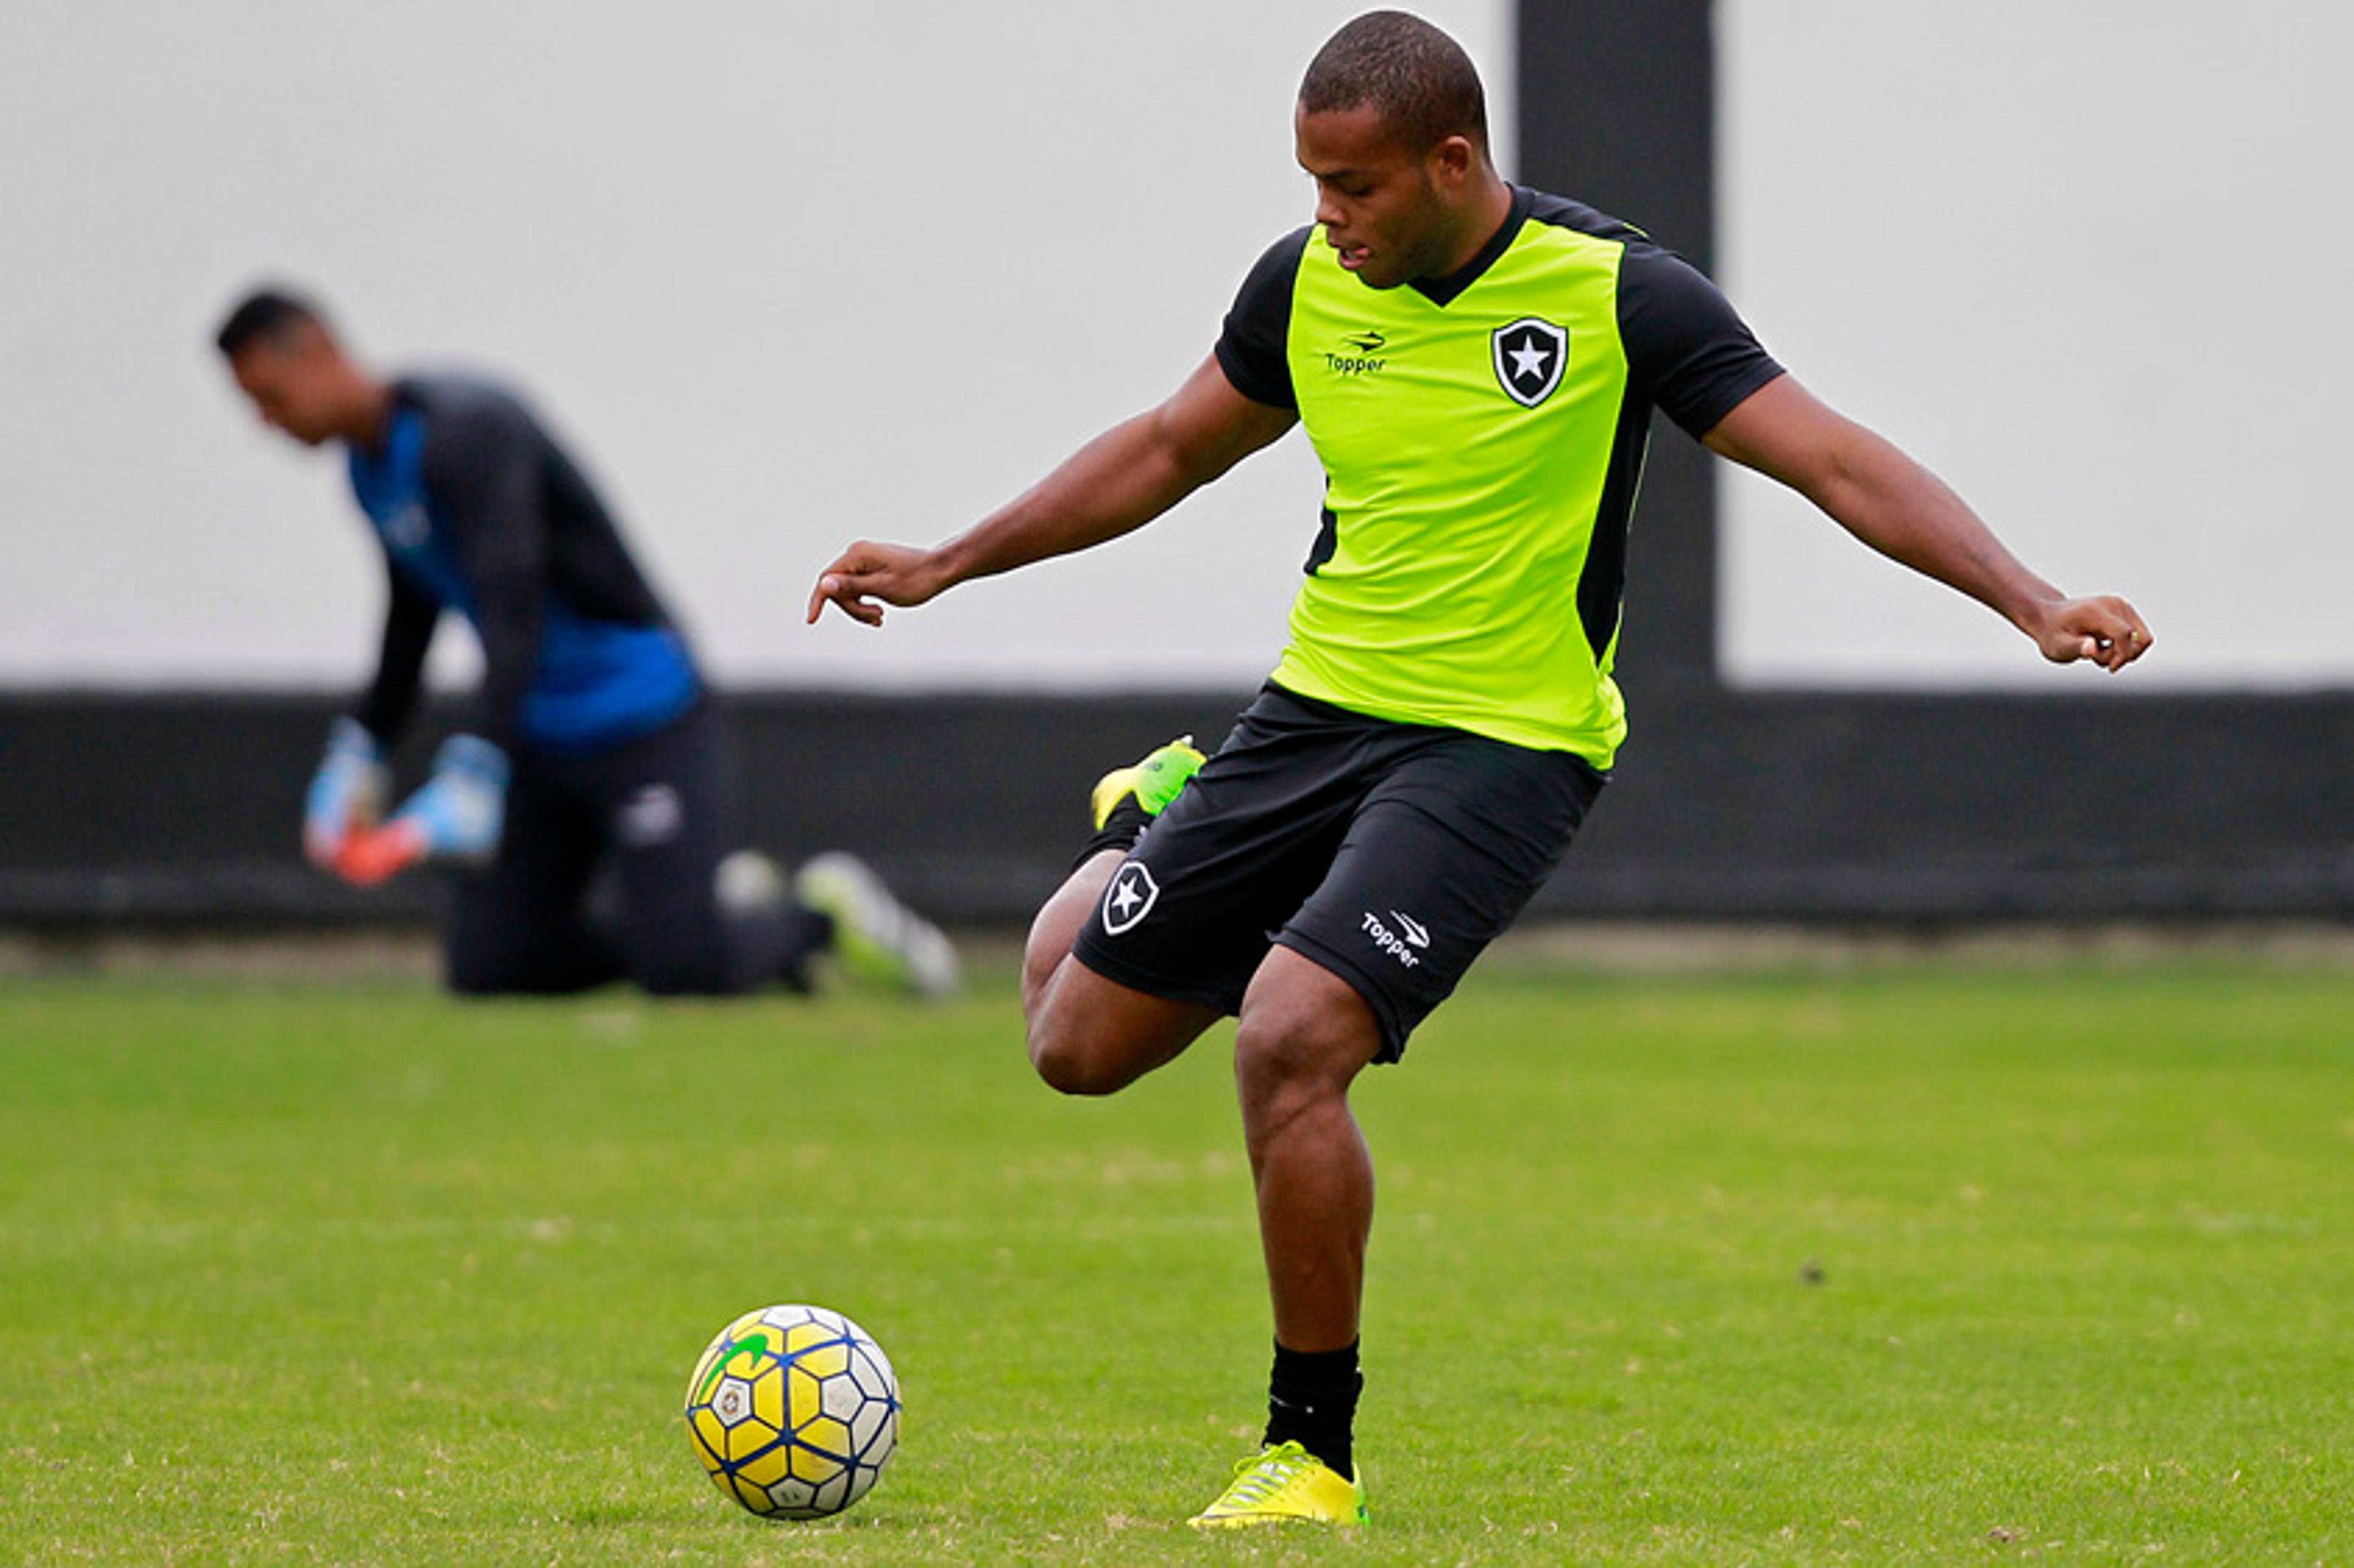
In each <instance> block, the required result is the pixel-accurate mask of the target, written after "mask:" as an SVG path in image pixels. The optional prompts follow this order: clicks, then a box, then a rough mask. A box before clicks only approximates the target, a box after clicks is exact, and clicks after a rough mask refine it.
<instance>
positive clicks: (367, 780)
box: [302, 716, 391, 871]
mask: <svg viewBox="0 0 2354 1568" xmlns="http://www.w3.org/2000/svg"><path fill="white" fill-rule="evenodd" d="M390 782H391V775H390V773H389V772H388V771H387V768H385V765H384V748H383V747H381V746H378V745H377V744H376V736H373V735H370V734H369V733H368V731H367V726H365V725H363V724H361V723H360V721H359V720H357V719H355V718H352V717H349V716H345V717H343V718H339V719H337V720H336V721H335V722H334V724H332V725H330V726H328V728H327V750H326V755H325V756H323V757H322V758H320V759H319V770H318V771H317V772H316V773H314V774H313V775H312V776H311V789H310V792H309V793H308V794H307V795H305V796H304V797H303V801H302V853H303V855H304V856H305V857H306V858H308V859H309V861H310V862H311V863H312V864H313V865H315V866H317V867H319V868H320V869H321V870H322V871H333V870H334V869H335V866H336V862H337V861H338V860H340V859H341V858H342V856H343V853H344V845H345V842H346V841H348V840H349V839H350V838H351V837H352V835H353V834H354V833H355V832H365V831H366V830H368V829H370V828H373V827H375V826H376V820H377V819H378V818H380V817H381V816H383V814H384V801H385V792H386V789H387V788H388V786H389V784H390Z"/></svg>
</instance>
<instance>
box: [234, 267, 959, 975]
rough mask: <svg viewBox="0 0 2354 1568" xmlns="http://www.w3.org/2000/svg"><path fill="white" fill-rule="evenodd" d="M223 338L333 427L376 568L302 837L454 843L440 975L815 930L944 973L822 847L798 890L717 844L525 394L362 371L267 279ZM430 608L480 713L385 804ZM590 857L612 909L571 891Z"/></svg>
mask: <svg viewBox="0 0 2354 1568" xmlns="http://www.w3.org/2000/svg"><path fill="white" fill-rule="evenodd" d="M217 343H218V345H219V348H220V351H221V353H222V354H223V355H225V356H226V357H227V358H228V366H229V370H230V373H231V374H232V375H233V376H235V377H236V380H237V384H238V386H239V388H240V389H241V390H242V391H243V392H244V393H245V395H246V396H247V397H249V399H251V401H252V403H253V406H254V408H255V409H256V410H257V411H258V412H259V413H260V416H261V418H262V420H263V421H264V422H265V423H267V424H269V425H271V426H273V427H275V428H276V429H280V430H281V431H283V432H284V433H285V434H287V435H288V436H290V437H292V438H293V439H294V440H297V441H300V442H302V443H303V444H304V445H306V446H313V447H315V446H319V445H322V444H324V443H326V442H330V441H334V442H339V443H341V444H342V445H343V446H344V447H345V449H346V450H347V453H348V457H349V462H350V471H351V481H352V489H353V491H354V493H355V495H356V496H357V498H358V501H359V504H360V509H361V511H362V512H363V513H365V514H366V517H367V521H368V524H369V525H370V526H371V527H372V528H373V529H374V530H375V532H376V538H377V540H378V542H379V543H380V544H381V545H382V546H383V547H384V556H385V565H386V568H387V574H388V577H389V579H390V597H389V600H388V608H387V611H386V615H385V621H384V635H383V642H382V652H381V656H380V658H379V660H378V662H377V666H376V677H375V679H374V681H373V682H372V683H370V685H369V686H368V689H367V691H366V694H365V695H364V696H363V697H362V698H361V700H360V702H359V704H358V706H357V707H356V709H355V711H354V712H353V713H351V714H349V715H345V716H344V717H341V718H338V719H336V720H335V721H334V726H332V728H331V730H330V732H329V736H328V741H327V747H326V755H325V757H324V758H323V759H322V761H321V763H320V766H319V769H318V772H317V774H316V775H315V776H314V778H313V780H312V784H311V789H310V794H309V800H308V803H307V806H306V809H305V813H304V822H303V834H302V837H303V846H304V851H305V853H307V854H308V855H309V856H310V858H311V859H312V860H313V862H314V863H316V864H318V865H319V866H320V867H322V868H323V869H324V870H328V871H331V872H334V873H335V874H338V875H341V876H344V877H345V878H346V879H348V880H350V881H353V882H355V883H358V884H361V885H373V884H375V883H378V882H382V881H383V880H385V879H386V878H387V877H388V876H391V875H393V874H396V873H398V872H399V871H401V870H403V869H405V868H406V867H408V866H410V865H414V864H419V863H442V864H445V865H447V866H448V867H450V868H451V870H452V871H453V872H454V875H453V877H452V896H451V900H450V903H449V906H448V912H447V917H446V919H445V921H444V923H443V927H442V944H443V954H444V969H445V972H446V975H447V978H448V980H449V984H450V986H451V989H452V990H454V991H461V992H463V993H467V994H470V995H485V994H504V993H539V994H545V993H553V992H568V991H582V990H586V989H588V988H589V987H592V986H596V985H601V984H603V983H605V982H607V981H609V980H620V979H623V978H627V979H629V980H633V981H635V982H636V983H637V984H638V985H640V986H642V988H644V989H645V990H646V991H652V992H654V993H657V994H728V993H737V992H744V991H753V990H756V989H758V988H760V987H763V986H768V985H771V984H779V983H781V984H784V985H787V986H790V987H792V988H794V989H797V990H807V989H808V987H809V979H810V973H809V971H810V966H811V961H812V960H813V959H815V958H816V957H817V955H819V954H820V953H821V952H823V951H825V950H827V949H828V948H832V949H834V950H836V951H838V952H839V954H840V955H841V957H842V959H843V964H844V967H846V968H848V969H852V970H853V971H854V972H859V973H863V974H866V975H870V976H873V977H875V978H878V979H884V980H894V981H896V982H897V983H900V984H903V985H905V986H907V988H909V989H912V990H915V991H922V992H936V991H945V990H948V989H949V988H951V987H953V985H954V984H955V981H956V969H957V966H956V956H955V952H954V950H953V949H952V948H950V947H949V943H948V940H947V938H945V937H943V936H942V935H941V933H940V932H939V931H938V929H937V928H936V927H932V926H931V925H930V924H929V923H928V922H926V921H924V920H923V919H921V918H920V917H919V916H916V915H914V914H913V913H912V912H910V911H909V910H907V908H906V907H905V906H902V905H901V904H899V902H898V901H897V900H896V899H895V898H894V897H892V895H890V893H889V891H888V890H887V889H886V888H885V887H884V885H882V883H881V882H880V881H879V880H878V879H877V878H876V877H875V874H873V873H872V872H871V871H869V870H868V869H867V868H866V867H865V866H864V864H862V863H860V862H858V861H857V860H855V859H854V858H853V857H851V856H849V855H845V854H840V853H834V854H827V855H821V856H819V857H817V858H816V859H814V860H812V861H811V862H810V863H809V864H808V865H806V866H804V867H803V868H802V869H801V875H800V876H799V878H798V879H797V881H796V883H795V885H794V887H793V888H791V889H788V888H787V887H786V885H785V884H784V880H783V878H782V876H781V874H779V872H778V870H777V868H776V866H775V865H774V863H771V862H769V861H767V860H766V858H765V857H762V856H758V855H757V854H753V853H749V852H738V853H737V854H736V855H732V856H728V857H727V858H726V861H725V862H724V866H725V870H724V872H723V869H722V868H723V861H722V857H721V842H720V821H719V817H720V810H721V800H722V785H721V779H720V767H719V760H718V755H717V740H718V733H717V725H716V720H715V718H714V715H713V714H712V711H711V704H710V702H709V700H708V698H707V696H706V694H705V687H704V682H703V678H702V675H701V674H700V673H698V671H697V670H696V668H695V661H694V658H693V656H692V655H691V654H690V653H689V652H688V650H687V646H686V642H685V641H684V638H682V637H681V635H680V634H679V631H678V629H677V626H676V625H675V623H674V622H673V620H671V618H670V615H669V614H668V612H667V611H666V610H665V609H663V605H662V602H661V601H660V600H659V599H657V598H656V597H655V595H654V593H653V590H652V588H650V587H649V586H648V585H647V582H646V579H645V577H643V575H642V574H641V573H640V571H639V570H638V567H637V565H636V563H635V562H634V561H633V560H632V559H631V555H630V552H629V550H628V548H627V546H624V545H623V544H622V542H621V536H620V533H619V532H618V531H617V530H616V528H615V527H614V524H613V520H612V517H611V515H610V514H609V513H608V512H607V511H606V509H605V505H604V503H602V502H601V501H600V500H599V498H598V495H597V493H596V491H595V490H594V489H593V488H592V487H591V486H590V485H589V483H588V480H587V479H586V478H585V477H583V475H582V473H581V471H580V470H579V469H578V467H577V466H576V465H575V464H574V463H573V461H572V460H571V459H570V458H569V457H568V456H567V454H566V453H565V451H564V449H563V448H562V447H560V446H558V445H557V442H556V441H555V440H553V439H552V438H551V437H550V436H549V435H548V434H547V432H546V430H545V429H542V428H541V426H540V424H539V422H538V421H537V420H536V419H535V418H533V416H532V414H531V412H530V411H529V410H528V409H526V408H525V407H524V405H523V404H522V403H521V402H519V401H518V400H517V399H516V398H515V397H513V396H512V395H510V394H509V393H507V392H506V391H504V390H503V389H502V388H500V387H496V386H493V385H491V384H488V383H486V382H482V381H475V380H468V379H461V378H458V377H454V376H402V377H399V378H398V379H385V378H383V377H380V376H376V375H374V374H372V373H371V372H370V371H369V370H368V369H367V368H366V367H365V366H362V365H361V364H360V363H359V362H358V361H357V360H355V358H353V357H352V356H351V355H349V354H348V353H346V352H345V348H344V346H343V344H341V343H340V342H339V341H338V339H337V337H336V335H335V334H334V331H333V330H332V329H331V328H330V327H329V325H328V323H327V321H326V319H325V317H324V316H323V314H322V313H320V312H319V310H318V309H317V308H316V307H314V306H313V305H312V304H310V303H309V302H306V301H304V300H302V299H301V298H298V297H296V296H294V295H292V294H288V293H284V292H280V291H269V290H265V291H258V292H256V293H253V294H251V295H250V296H249V297H248V298H246V299H245V300H243V301H242V302H239V304H238V305H237V307H236V308H235V309H234V310H233V311H232V312H231V313H229V315H228V319H227V320H226V321H225V322H224V323H223V324H222V326H221V328H220V331H219V334H218V336H217ZM450 610H455V611H457V612H458V613H459V614H461V615H462V616H463V617H464V618H465V619H466V620H469V621H470V622H472V625H473V628H474V630H475V632H476V634H477V637H478V638H479V640H480V641H481V643H482V663H483V672H484V673H483V677H482V700H481V704H480V713H479V715H478V727H479V733H475V734H466V735H459V736H452V737H451V739H450V740H448V741H447V742H445V743H444V744H443V746H442V747H441V748H440V753H439V754H438V755H437V757H436V758H435V759H434V763H433V771H432V776H431V778H430V779H429V780H428V781H427V782H426V783H425V784H424V786H423V787H422V788H421V789H419V790H418V791H417V792H416V793H415V794H414V795H412V796H410V797H409V799H408V802H407V803H406V804H404V805H403V806H402V807H401V808H400V809H399V810H398V811H396V812H394V813H393V814H392V816H391V817H390V819H389V820H388V821H379V820H378V819H379V816H380V813H381V808H382V804H383V800H384V790H385V786H386V783H387V775H386V768H385V754H386V750H387V747H389V746H390V745H391V744H392V742H393V741H394V740H396V739H397V738H398V736H399V734H400V733H401V731H402V729H403V727H404V726H406V725H407V723H408V718H409V716H410V714H411V711H412V710H413V709H414V707H415V705H416V697H417V692H418V683H419V675H420V673H421V672H422V670H423V667H424V661H425V654H426V650H427V648H428V646H429V643H430V642H431V641H432V638H433V634H434V630H435V629H436V628H437V627H438V625H439V624H440V620H441V617H442V615H443V613H444V612H445V611H450ZM609 862H610V863H611V865H612V866H613V867H614V869H615V870H616V872H617V873H618V877H617V880H618V882H619V884H620V895H621V900H620V903H621V908H620V921H619V923H618V925H616V926H609V925H608V924H607V923H604V922H600V921H599V920H596V919H592V918H591V917H590V916H589V914H588V911H587V908H586V905H587V903H588V889H589V884H590V880H591V878H592V876H593V875H594V874H596V873H597V871H598V870H599V867H600V866H602V865H604V864H605V863H609ZM796 894H797V895H798V896H796Z"/></svg>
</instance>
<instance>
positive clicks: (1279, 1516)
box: [1185, 1443, 1366, 1530]
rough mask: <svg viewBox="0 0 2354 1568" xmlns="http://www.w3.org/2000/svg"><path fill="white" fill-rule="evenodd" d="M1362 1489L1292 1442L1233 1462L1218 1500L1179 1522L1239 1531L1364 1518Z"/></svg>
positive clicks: (1345, 1522) (1360, 1521) (1354, 1521)
mask: <svg viewBox="0 0 2354 1568" xmlns="http://www.w3.org/2000/svg"><path fill="white" fill-rule="evenodd" d="M1365 1520H1366V1514H1365V1489H1364V1488H1363V1486H1361V1485H1359V1484H1358V1483H1357V1482H1355V1481H1351V1480H1344V1479H1342V1478H1341V1474H1340V1472H1339V1471H1337V1470H1335V1469H1333V1468H1332V1467H1331V1466H1330V1465H1327V1464H1326V1463H1325V1462H1324V1461H1323V1460H1321V1459H1320V1458H1318V1457H1316V1456H1315V1455H1313V1454H1311V1453H1310V1452H1309V1451H1308V1450H1307V1449H1305V1448H1303V1447H1301V1446H1299V1444H1297V1443H1282V1444H1278V1445H1277V1446H1275V1447H1272V1448H1268V1449H1265V1450H1263V1451H1262V1452H1261V1453H1260V1454H1259V1455H1258V1457H1257V1458H1253V1459H1245V1460H1242V1461H1241V1462H1240V1463H1238V1464H1236V1465H1235V1478H1234V1482H1233V1484H1232V1485H1230V1486H1228V1487H1227V1488H1226V1489H1225V1492H1224V1493H1222V1494H1221V1495H1220V1496H1219V1498H1218V1500H1217V1501H1215V1502H1214V1503H1212V1504H1211V1505H1210V1506H1209V1507H1207V1508H1205V1509H1204V1510H1202V1511H1201V1512H1199V1513H1197V1514H1195V1515H1194V1516H1193V1518H1191V1519H1189V1520H1186V1521H1185V1522H1186V1523H1188V1524H1190V1525H1192V1526H1193V1528H1194V1529H1195V1530H1239V1529H1243V1528H1245V1527H1246V1526H1249V1525H1256V1524H1338V1525H1355V1524H1363V1523H1364V1522H1365Z"/></svg>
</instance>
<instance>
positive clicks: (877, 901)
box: [793, 850, 958, 997]
mask: <svg viewBox="0 0 2354 1568" xmlns="http://www.w3.org/2000/svg"><path fill="white" fill-rule="evenodd" d="M793 892H794V893H795V895H798V896H799V897H800V899H801V902H802V903H804V904H806V905H808V906H810V907H811V908H812V909H818V910H822V911H823V912H824V913H825V914H827V915H828V916H832V920H833V950H834V954H835V956H836V957H837V958H839V959H841V960H842V967H843V969H846V970H848V971H849V972H850V973H851V974H852V975H854V976H855V977H856V978H858V979H860V980H867V981H870V982H872V983H874V984H876V985H885V986H891V987H895V988H897V989H899V990H902V991H913V992H915V993H916V994H917V996H924V997H944V996H952V995H954V994H955V992H956V989H957V980H958V974H957V955H956V948H954V947H953V946H952V945H951V944H950V943H949V939H948V937H947V935H946V934H945V933H944V932H942V931H941V930H940V928H939V927H938V926H935V925H933V924H932V923H931V922H930V921H929V920H927V919H925V918H924V917H923V916H921V915H918V914H917V913H916V912H915V911H914V910H912V909H910V908H908V907H907V906H906V905H905V904H902V903H900V902H899V900H898V898H897V897H896V896H895V895H893V894H892V892H891V890H890V888H888V887H886V886H885V885H884V883H883V879H882V878H881V877H879V876H877V875H875V873H874V871H873V870H872V869H871V868H870V867H869V866H868V865H867V864H866V863H865V862H864V861H862V860H860V859H859V858H858V857H857V856H855V855H851V854H844V853H842V852H841V851H839V850H832V851H829V852H827V853H824V854H822V855H819V856H817V857H815V858H814V859H812V860H811V862H810V863H808V864H806V865H804V866H802V867H801V872H800V874H798V875H796V876H795V877H794V878H793Z"/></svg>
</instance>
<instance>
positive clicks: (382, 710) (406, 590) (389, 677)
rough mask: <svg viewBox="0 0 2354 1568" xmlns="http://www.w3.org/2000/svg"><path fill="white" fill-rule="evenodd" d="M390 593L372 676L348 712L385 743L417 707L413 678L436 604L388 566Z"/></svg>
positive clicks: (420, 669)
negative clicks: (357, 703)
mask: <svg viewBox="0 0 2354 1568" xmlns="http://www.w3.org/2000/svg"><path fill="white" fill-rule="evenodd" d="M388 575H389V577H391V579H392V595H391V598H390V599H389V600H388V601H387V603H386V605H385V611H384V640H383V641H382V643H381V644H380V645H379V646H378V649H377V652H376V679H375V680H373V681H372V682H370V683H368V689H367V690H366V692H365V693H363V694H361V697H360V701H359V705H358V706H357V707H356V708H355V709H353V710H352V716H353V717H354V718H355V719H357V720H358V721H359V722H360V726H361V727H362V728H364V729H366V731H367V732H368V733H369V734H370V735H372V736H376V739H377V741H378V742H380V743H381V744H383V745H384V746H387V747H390V746H391V745H392V744H393V743H394V742H395V741H397V740H398V739H399V738H400V736H401V732H402V731H403V730H405V729H407V728H408V718H409V715H410V714H412V713H413V712H415V711H416V708H417V687H418V683H419V680H420V678H421V677H422V676H423V674H424V672H425V652H426V650H427V649H428V648H430V647H431V646H432V645H433V630H434V628H435V627H436V626H437V625H439V624H440V620H441V607H440V604H439V603H437V602H436V601H435V600H434V598H433V596H432V595H431V594H429V593H427V592H426V591H425V590H424V589H423V588H419V587H418V586H417V585H416V584H415V583H413V582H411V581H409V580H408V577H404V576H403V575H402V574H401V573H400V572H399V570H398V569H397V568H396V569H394V570H393V571H391V572H390V573H389V574H388Z"/></svg>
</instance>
